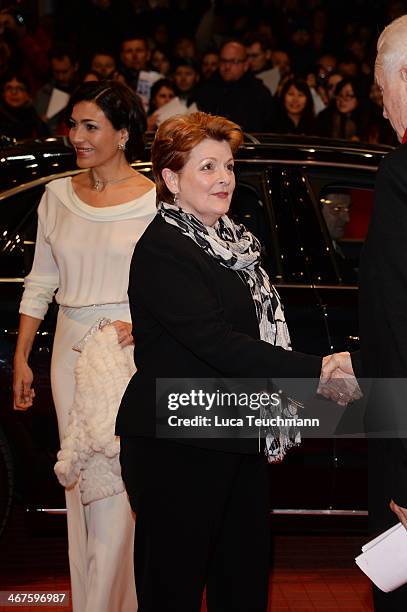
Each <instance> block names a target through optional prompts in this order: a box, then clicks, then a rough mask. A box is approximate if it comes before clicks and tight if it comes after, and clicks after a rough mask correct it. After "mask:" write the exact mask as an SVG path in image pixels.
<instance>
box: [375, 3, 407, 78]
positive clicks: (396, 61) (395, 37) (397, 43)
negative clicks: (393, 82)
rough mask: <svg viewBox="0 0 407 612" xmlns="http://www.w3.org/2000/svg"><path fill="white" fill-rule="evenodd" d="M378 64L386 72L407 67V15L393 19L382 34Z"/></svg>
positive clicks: (378, 49)
mask: <svg viewBox="0 0 407 612" xmlns="http://www.w3.org/2000/svg"><path fill="white" fill-rule="evenodd" d="M376 65H377V66H381V67H382V68H383V69H384V70H385V71H386V72H387V71H389V72H390V71H391V72H395V71H397V70H399V69H400V68H402V67H407V15H403V16H402V17H399V18H398V19H395V20H394V21H392V22H391V23H390V24H389V25H388V26H387V27H386V28H385V29H384V30H383V32H382V33H381V34H380V37H379V40H378V41H377V57H376Z"/></svg>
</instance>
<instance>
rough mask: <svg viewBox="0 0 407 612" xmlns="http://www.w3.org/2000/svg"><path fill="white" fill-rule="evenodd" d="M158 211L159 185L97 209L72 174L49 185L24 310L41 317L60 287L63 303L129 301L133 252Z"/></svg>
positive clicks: (59, 297)
mask: <svg viewBox="0 0 407 612" xmlns="http://www.w3.org/2000/svg"><path fill="white" fill-rule="evenodd" d="M155 213H156V191H155V187H153V188H152V189H151V190H150V191H148V192H147V193H145V194H144V195H143V196H141V197H140V198H137V199H135V200H131V201H130V202H126V203H124V204H118V205H116V206H107V207H103V208H96V207H94V206H90V205H89V204H86V203H85V202H83V201H82V200H80V199H79V198H78V196H77V195H76V193H75V191H74V189H73V186H72V181H71V177H68V178H63V179H57V180H55V181H52V182H51V183H49V184H48V185H47V186H46V189H45V193H44V195H43V197H42V199H41V202H40V205H39V207H38V230H37V241H36V245H35V255H34V262H33V267H32V270H31V272H30V274H29V275H28V276H27V277H26V278H25V280H24V287H25V289H24V293H23V297H22V300H21V304H20V313H22V314H26V315H30V316H32V317H35V318H37V319H43V318H44V316H45V313H46V312H47V309H48V305H49V303H50V302H51V301H52V298H53V295H54V293H55V290H56V289H58V291H57V293H56V295H55V299H56V301H57V302H58V304H61V305H63V306H69V307H77V308H80V307H82V306H91V305H93V304H118V303H128V296H127V287H128V282H129V269H130V262H131V257H132V254H133V250H134V247H135V245H136V243H137V241H138V239H139V238H140V236H141V235H142V234H143V232H144V230H145V229H146V227H147V226H148V224H149V223H150V222H151V221H152V219H153V218H154V216H155Z"/></svg>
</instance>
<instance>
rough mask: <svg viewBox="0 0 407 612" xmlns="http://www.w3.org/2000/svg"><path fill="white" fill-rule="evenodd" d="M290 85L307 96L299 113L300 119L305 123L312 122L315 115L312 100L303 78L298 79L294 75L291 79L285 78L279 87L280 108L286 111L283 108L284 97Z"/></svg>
mask: <svg viewBox="0 0 407 612" xmlns="http://www.w3.org/2000/svg"><path fill="white" fill-rule="evenodd" d="M291 86H294V87H295V88H296V89H298V91H300V92H301V93H303V94H304V96H305V97H306V98H307V102H306V104H305V107H304V110H303V112H302V115H301V120H302V121H303V122H304V124H305V125H308V124H312V122H313V120H314V117H315V113H314V101H313V99H312V94H311V90H310V88H309V87H308V85H307V83H306V82H305V81H304V79H299V78H296V77H294V78H292V79H287V80H286V82H285V83H284V85H283V86H282V88H281V92H280V95H279V100H280V104H281V110H282V111H283V112H285V113H286V112H287V111H286V110H285V105H284V99H285V96H286V94H287V92H288V90H289V89H290V87H291Z"/></svg>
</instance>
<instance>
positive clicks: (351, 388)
mask: <svg viewBox="0 0 407 612" xmlns="http://www.w3.org/2000/svg"><path fill="white" fill-rule="evenodd" d="M317 393H319V394H320V395H323V396H324V397H325V398H326V399H330V400H332V401H334V402H336V403H337V404H338V405H339V406H347V405H348V404H349V403H350V402H354V401H355V400H358V399H361V397H362V395H363V394H362V391H361V390H360V387H359V385H358V381H357V380H356V377H355V374H354V371H353V366H352V360H351V356H350V353H348V352H343V353H334V354H333V355H327V356H326V357H324V358H323V359H322V369H321V378H320V381H319V385H318V389H317Z"/></svg>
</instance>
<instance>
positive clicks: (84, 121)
mask: <svg viewBox="0 0 407 612" xmlns="http://www.w3.org/2000/svg"><path fill="white" fill-rule="evenodd" d="M70 120H71V121H75V123H88V121H93V123H97V120H96V119H81V120H80V121H76V119H74V118H73V117H70Z"/></svg>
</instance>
